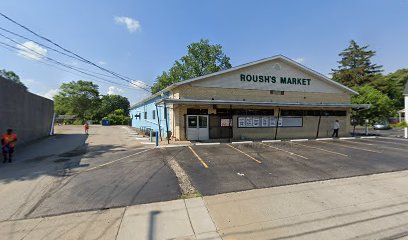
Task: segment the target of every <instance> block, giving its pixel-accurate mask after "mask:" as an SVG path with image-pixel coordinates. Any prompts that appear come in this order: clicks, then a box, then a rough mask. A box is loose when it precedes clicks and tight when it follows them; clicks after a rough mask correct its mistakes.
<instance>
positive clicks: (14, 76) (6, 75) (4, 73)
mask: <svg viewBox="0 0 408 240" xmlns="http://www.w3.org/2000/svg"><path fill="white" fill-rule="evenodd" d="M0 76H2V77H4V78H7V79H9V80H11V81H13V82H15V83H17V84H18V85H20V86H22V87H24V89H26V90H27V87H26V85H24V83H23V82H22V81H21V80H20V77H19V76H18V75H17V74H16V73H15V72H13V71H7V70H5V69H3V70H0Z"/></svg>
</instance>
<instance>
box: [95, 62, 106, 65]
mask: <svg viewBox="0 0 408 240" xmlns="http://www.w3.org/2000/svg"><path fill="white" fill-rule="evenodd" d="M97 63H98V64H99V65H106V62H105V61H98V62H97Z"/></svg>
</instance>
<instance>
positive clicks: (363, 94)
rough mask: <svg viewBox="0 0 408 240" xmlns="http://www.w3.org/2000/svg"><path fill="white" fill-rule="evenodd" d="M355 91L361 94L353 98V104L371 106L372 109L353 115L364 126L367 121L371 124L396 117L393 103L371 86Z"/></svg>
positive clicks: (357, 88) (358, 88)
mask: <svg viewBox="0 0 408 240" xmlns="http://www.w3.org/2000/svg"><path fill="white" fill-rule="evenodd" d="M354 90H355V91H357V92H358V93H359V95H355V96H353V97H352V103H355V104H371V107H370V108H369V109H366V110H361V111H356V112H354V113H353V118H354V119H356V120H357V121H358V123H359V124H363V123H364V120H365V119H368V120H369V121H370V123H375V122H378V121H383V120H387V119H388V117H390V116H393V115H395V113H396V110H395V108H394V106H393V101H392V100H391V99H390V98H389V97H388V96H387V95H385V94H383V93H381V92H380V91H379V90H377V89H375V88H374V87H372V86H370V85H364V86H362V87H354Z"/></svg>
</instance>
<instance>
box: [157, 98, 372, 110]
mask: <svg viewBox="0 0 408 240" xmlns="http://www.w3.org/2000/svg"><path fill="white" fill-rule="evenodd" d="M161 103H170V104H197V105H217V104H221V105H240V106H265V107H267V106H271V107H301V108H308V107H310V108H330V107H333V108H353V109H367V108H370V106H371V105H370V104H352V103H331V102H330V103H327V102H283V101H279V102H278V101H270V102H266V101H250V100H249V101H247V100H246V101H243V100H239V101H238V100H227V99H225V100H206V99H172V98H166V99H161V100H159V101H157V102H156V104H161Z"/></svg>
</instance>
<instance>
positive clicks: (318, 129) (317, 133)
mask: <svg viewBox="0 0 408 240" xmlns="http://www.w3.org/2000/svg"><path fill="white" fill-rule="evenodd" d="M320 120H322V110H321V109H320V113H319V122H318V123H317V132H316V138H318V137H319V131H320Z"/></svg>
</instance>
